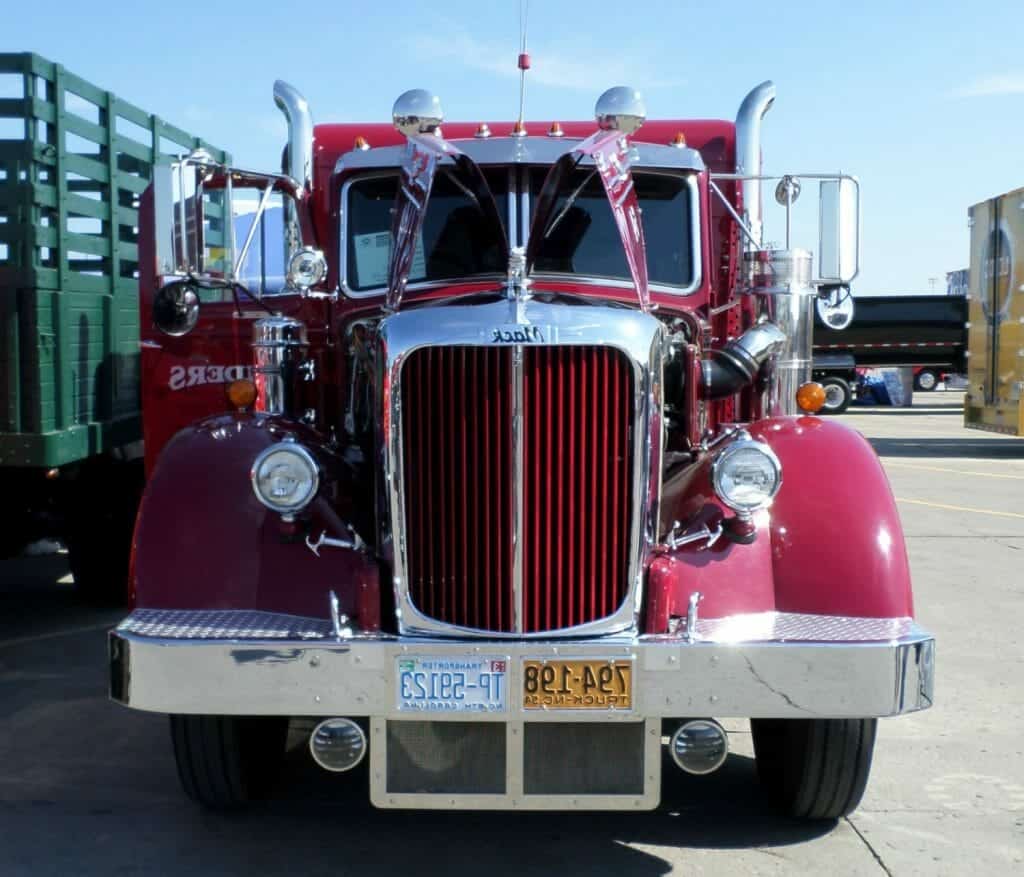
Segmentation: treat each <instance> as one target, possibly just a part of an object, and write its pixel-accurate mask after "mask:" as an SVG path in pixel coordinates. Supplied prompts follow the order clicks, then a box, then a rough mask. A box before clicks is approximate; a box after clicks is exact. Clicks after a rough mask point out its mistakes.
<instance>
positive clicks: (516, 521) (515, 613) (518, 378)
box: [511, 344, 526, 634]
mask: <svg viewBox="0 0 1024 877" xmlns="http://www.w3.org/2000/svg"><path fill="white" fill-rule="evenodd" d="M523 380H524V370H523V345H522V344H517V345H516V346H515V347H513V348H512V533H511V536H512V597H513V601H512V630H513V631H514V632H515V633H518V634H521V633H522V632H523V628H525V627H526V622H525V619H524V617H523V599H524V598H523V532H524V531H523V524H524V522H525V518H524V517H523V501H524V500H523V493H524V491H523V469H524V456H525V454H526V448H525V446H524V444H523V413H524V412H523Z"/></svg>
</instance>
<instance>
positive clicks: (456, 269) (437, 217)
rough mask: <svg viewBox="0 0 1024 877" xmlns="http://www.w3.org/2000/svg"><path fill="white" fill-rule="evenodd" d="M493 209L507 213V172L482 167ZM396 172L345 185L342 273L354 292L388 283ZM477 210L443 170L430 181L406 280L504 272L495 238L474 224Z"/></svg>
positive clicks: (438, 278) (499, 248)
mask: <svg viewBox="0 0 1024 877" xmlns="http://www.w3.org/2000/svg"><path fill="white" fill-rule="evenodd" d="M484 173H485V177H486V178H487V184H488V186H489V187H490V189H491V192H492V193H493V194H494V199H495V202H496V203H497V207H498V212H499V214H500V215H501V217H502V218H503V219H504V218H505V217H506V216H507V215H508V170H507V169H506V168H497V169H494V170H490V171H485V172H484ZM397 186H398V175H397V174H395V173H390V174H387V175H374V176H367V177H363V178H361V179H356V180H354V181H352V182H351V183H349V184H347V187H346V194H345V223H344V232H345V235H346V240H345V243H344V246H345V273H346V281H347V285H348V288H349V289H350V290H353V291H354V292H366V291H369V290H376V289H380V288H381V287H383V286H384V285H385V284H386V283H387V270H388V257H389V255H390V250H391V215H392V208H393V207H394V204H395V194H396V191H397ZM479 217H480V209H479V208H478V207H477V205H476V204H475V203H474V202H473V200H472V199H471V198H470V197H469V196H468V195H467V194H466V193H465V192H464V191H463V189H462V188H460V187H459V185H458V184H457V183H456V182H455V181H453V180H452V179H451V178H450V177H449V176H448V175H447V174H445V173H444V172H443V171H442V172H439V173H438V175H437V178H436V179H435V180H434V187H433V191H432V192H431V196H430V203H429V205H428V207H427V215H426V218H425V220H424V222H423V234H422V236H421V237H420V239H419V240H418V241H417V242H416V249H415V255H414V258H413V265H412V271H411V272H410V275H409V282H410V283H417V282H422V281H427V280H449V279H453V278H458V277H471V276H474V275H478V274H504V272H505V271H506V270H507V266H506V265H505V264H504V262H503V260H502V256H501V254H502V247H501V246H500V242H499V241H496V240H490V239H489V235H488V234H487V229H486V225H485V224H484V223H481V222H479Z"/></svg>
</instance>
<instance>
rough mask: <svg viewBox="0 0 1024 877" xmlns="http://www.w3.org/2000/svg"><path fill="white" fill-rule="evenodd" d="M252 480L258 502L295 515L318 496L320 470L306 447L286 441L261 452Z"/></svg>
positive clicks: (273, 509)
mask: <svg viewBox="0 0 1024 877" xmlns="http://www.w3.org/2000/svg"><path fill="white" fill-rule="evenodd" d="M249 477H250V478H251V479H252V489H253V492H254V493H255V494H256V499H258V500H259V501H260V502H261V503H263V505H265V506H266V507H267V508H268V509H270V510H271V511H274V512H280V513H281V514H282V515H292V514H295V512H298V511H301V510H302V509H304V508H305V507H306V506H307V505H309V504H310V503H311V502H312V501H313V497H314V496H316V491H317V488H319V486H320V467H319V466H317V464H316V460H314V459H313V455H312V454H311V453H310V452H309V451H307V450H306V449H305V448H304V447H303V446H302V445H300V444H297V443H296V442H294V441H283V442H277V443H276V444H273V445H270V446H269V447H266V448H264V449H263V450H262V451H260V453H259V454H258V455H257V456H256V459H255V460H254V461H253V464H252V470H251V471H250V473H249Z"/></svg>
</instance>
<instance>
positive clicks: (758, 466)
mask: <svg viewBox="0 0 1024 877" xmlns="http://www.w3.org/2000/svg"><path fill="white" fill-rule="evenodd" d="M711 482H712V484H713V485H714V488H715V493H716V494H718V498H719V499H720V500H722V502H724V503H725V504H726V505H727V506H728V507H729V508H731V509H732V510H733V511H735V512H739V513H740V514H747V513H749V512H755V511H757V510H758V509H763V508H767V507H768V506H770V505H771V502H772V499H773V498H774V497H775V494H776V493H778V492H779V488H780V487H781V486H782V464H781V463H780V462H779V458H778V457H776V456H775V454H774V452H773V451H772V449H771V448H770V447H768V445H766V444H764V443H762V442H758V441H754V440H753V439H752V438H750V437H749V436H741V437H740V438H739V439H737V440H736V441H734V442H733V443H732V444H731V445H729V446H728V447H727V448H726V449H725V450H724V451H722V452H721V453H720V454H719V455H718V457H717V458H716V459H715V462H714V465H713V466H712V467H711Z"/></svg>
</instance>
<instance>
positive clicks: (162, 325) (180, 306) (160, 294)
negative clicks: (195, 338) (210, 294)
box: [153, 280, 199, 338]
mask: <svg viewBox="0 0 1024 877" xmlns="http://www.w3.org/2000/svg"><path fill="white" fill-rule="evenodd" d="M198 321H199V292H198V291H197V290H196V289H195V288H194V287H193V286H192V285H191V284H188V283H185V282H184V281H181V280H178V281H175V282H174V283H168V284H167V285H166V286H163V287H161V288H160V289H159V290H157V293H156V295H155V296H154V297H153V324H154V325H155V326H156V327H157V328H158V329H159V330H160V331H161V332H163V333H164V334H165V335H172V336H174V337H175V338H180V337H181V336H182V335H187V334H188V333H189V332H190V331H192V328H193V327H194V326H195V324H196V323H197V322H198Z"/></svg>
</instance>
